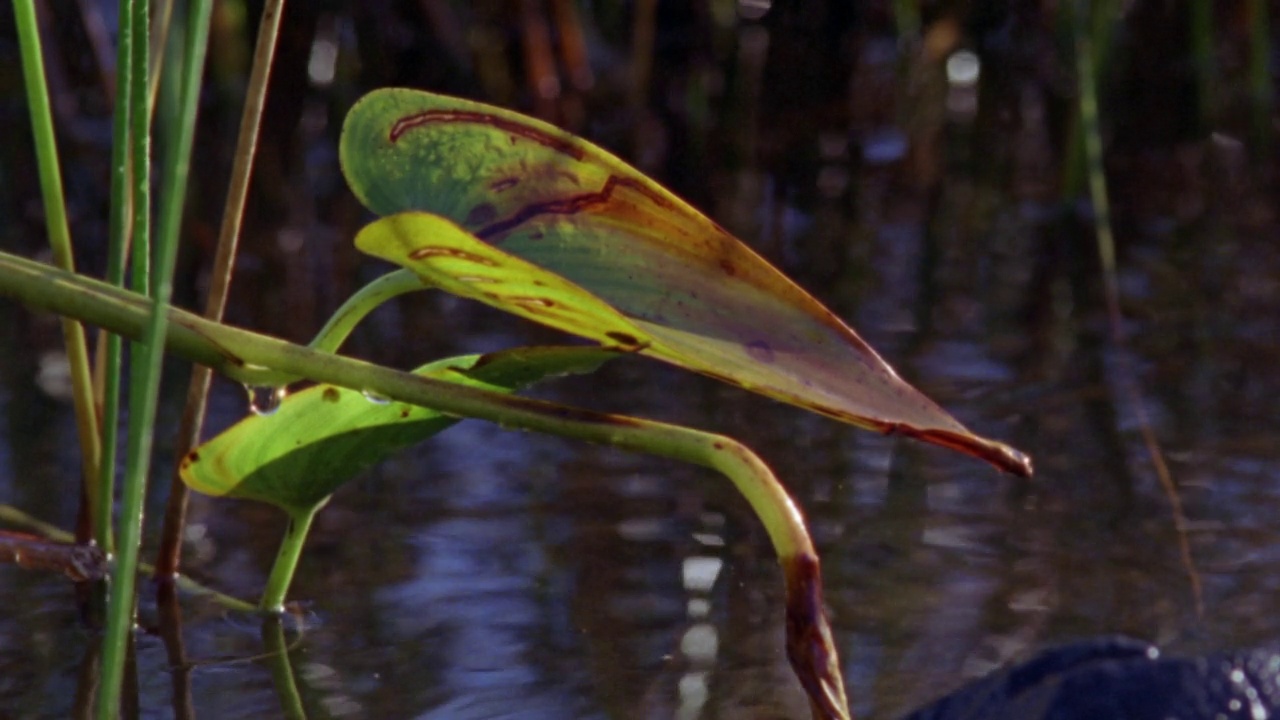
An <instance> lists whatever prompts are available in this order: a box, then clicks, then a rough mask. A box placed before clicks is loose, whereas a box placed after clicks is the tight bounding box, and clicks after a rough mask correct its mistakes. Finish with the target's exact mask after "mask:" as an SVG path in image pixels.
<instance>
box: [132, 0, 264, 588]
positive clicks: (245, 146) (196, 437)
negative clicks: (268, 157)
mask: <svg viewBox="0 0 1280 720" xmlns="http://www.w3.org/2000/svg"><path fill="white" fill-rule="evenodd" d="M283 13H284V0H267V2H266V4H265V5H264V6H263V8H262V19H261V21H260V22H259V25H258V41H257V46H256V47H255V48H254V54H253V69H252V71H251V72H250V75H249V88H248V94H247V96H246V97H245V105H244V113H243V115H242V116H241V119H240V137H239V140H238V141H237V143H236V155H235V160H234V164H233V166H232V168H231V186H230V188H229V189H228V191H227V203H226V206H225V207H224V208H223V212H222V227H221V229H220V230H219V232H218V249H217V251H216V255H215V257H214V263H213V275H212V278H211V279H210V286H209V297H208V299H207V300H206V301H205V317H207V318H210V319H212V320H219V319H221V318H222V313H223V311H224V308H225V307H226V303H227V292H228V291H229V289H230V287H231V274H232V269H233V266H234V264H235V257H236V249H237V247H238V246H239V240H240V224H241V220H242V219H243V217H244V206H245V200H246V198H248V195H249V180H250V178H251V177H252V174H253V158H254V154H255V153H256V152H257V148H258V129H259V127H260V124H261V119H262V108H263V107H264V106H265V105H266V97H267V83H268V80H269V79H270V76H271V62H272V59H273V58H274V57H275V50H276V38H277V37H278V36H279V34H280V17H281V15H282V14H283ZM210 381H211V374H210V372H209V369H208V368H205V367H201V366H196V367H195V368H193V369H192V371H191V382H190V384H189V385H188V386H187V402H186V406H185V408H184V409H183V412H182V421H181V423H180V425H179V427H178V437H177V439H176V441H175V445H176V447H175V450H176V452H175V456H176V457H178V458H181V457H183V456H184V455H186V454H187V453H188V452H190V450H191V448H193V447H195V446H196V445H197V444H198V443H199V442H200V432H201V430H203V426H204V409H205V401H206V398H207V396H208V394H209V383H210ZM186 518H187V486H186V485H184V484H183V483H182V480H181V479H180V478H179V477H178V471H177V468H176V466H175V468H174V470H173V475H172V479H171V481H170V484H169V499H168V501H167V504H166V505H165V514H164V526H163V529H162V530H161V536H160V549H159V551H158V552H157V555H156V568H157V571H156V575H157V577H159V578H163V577H165V576H168V575H172V574H174V573H175V572H177V571H178V565H179V563H180V558H181V555H182V528H183V526H184V525H185V524H186Z"/></svg>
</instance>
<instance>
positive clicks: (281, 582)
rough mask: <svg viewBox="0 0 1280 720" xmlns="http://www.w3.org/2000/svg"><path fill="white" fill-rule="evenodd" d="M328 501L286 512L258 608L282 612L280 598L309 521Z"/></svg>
mask: <svg viewBox="0 0 1280 720" xmlns="http://www.w3.org/2000/svg"><path fill="white" fill-rule="evenodd" d="M328 502H329V499H328V498H325V500H324V502H322V503H320V504H319V505H316V506H314V507H311V508H307V509H306V510H299V511H297V512H291V513H289V525H288V527H287V528H286V529H285V532H284V540H282V541H281V542H280V552H279V554H278V555H276V561H275V564H274V565H272V566H271V576H270V577H269V578H268V579H267V589H266V590H265V591H263V593H262V600H261V602H259V603H258V608H259V609H261V610H263V611H265V612H270V613H282V612H284V598H285V594H286V593H288V591H289V583H290V582H291V581H292V580H293V573H294V571H295V570H297V569H298V558H301V557H302V545H303V543H304V542H305V541H306V539H307V533H309V532H310V531H311V521H313V520H315V518H316V513H318V512H320V508H322V507H324V506H325V504H326V503H328Z"/></svg>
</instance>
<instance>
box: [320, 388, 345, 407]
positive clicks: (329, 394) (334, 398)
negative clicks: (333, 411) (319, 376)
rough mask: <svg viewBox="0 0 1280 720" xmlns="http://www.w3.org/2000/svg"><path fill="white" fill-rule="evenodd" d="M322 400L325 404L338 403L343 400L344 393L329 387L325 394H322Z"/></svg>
mask: <svg viewBox="0 0 1280 720" xmlns="http://www.w3.org/2000/svg"><path fill="white" fill-rule="evenodd" d="M320 399H321V400H324V401H325V402H331V403H336V402H338V401H339V400H341V399H342V393H339V392H338V388H336V387H333V386H329V387H327V388H325V389H324V392H323V393H321V395H320Z"/></svg>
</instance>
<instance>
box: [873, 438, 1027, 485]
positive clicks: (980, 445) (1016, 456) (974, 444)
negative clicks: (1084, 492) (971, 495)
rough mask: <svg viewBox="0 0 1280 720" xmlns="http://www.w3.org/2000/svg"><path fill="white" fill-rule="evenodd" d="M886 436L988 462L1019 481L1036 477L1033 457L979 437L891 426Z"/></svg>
mask: <svg viewBox="0 0 1280 720" xmlns="http://www.w3.org/2000/svg"><path fill="white" fill-rule="evenodd" d="M886 432H890V433H901V434H903V435H907V436H910V437H914V438H919V439H920V440H924V441H925V442H930V443H933V444H934V445H941V446H942V447H945V448H950V449H952V450H958V451H960V452H962V453H964V454H966V455H972V456H973V457H976V458H978V459H980V460H986V461H987V462H989V463H991V464H992V465H995V466H996V467H997V468H999V469H1000V470H1003V471H1004V472H1007V473H1011V474H1013V475H1017V476H1018V477H1024V478H1029V477H1031V476H1032V475H1034V474H1035V468H1034V467H1033V465H1032V462H1031V456H1030V455H1028V454H1026V453H1024V452H1022V451H1021V450H1019V449H1017V448H1015V447H1012V446H1010V445H1005V444H1004V443H1002V442H996V441H995V440H987V439H986V438H981V437H978V436H977V435H969V434H965V433H957V432H952V431H950V430H921V429H919V428H912V427H908V426H906V425H893V426H890V427H889V428H887V430H886Z"/></svg>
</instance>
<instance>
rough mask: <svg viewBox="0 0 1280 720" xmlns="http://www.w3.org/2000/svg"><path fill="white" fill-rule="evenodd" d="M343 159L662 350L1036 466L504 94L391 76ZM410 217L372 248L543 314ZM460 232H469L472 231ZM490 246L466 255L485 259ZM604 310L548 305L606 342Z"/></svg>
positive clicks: (730, 244) (604, 158) (700, 223)
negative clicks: (597, 319) (449, 255)
mask: <svg viewBox="0 0 1280 720" xmlns="http://www.w3.org/2000/svg"><path fill="white" fill-rule="evenodd" d="M340 155H341V159H342V165H343V170H344V172H345V174H346V176H347V181H348V182H349V183H350V185H351V187H352V189H353V190H354V191H355V193H356V194H357V195H358V196H359V197H360V199H361V201H362V202H364V203H365V205H366V206H368V207H369V208H370V209H371V210H373V211H374V212H375V213H378V214H380V215H395V214H397V213H402V212H405V211H424V212H426V213H432V214H435V215H440V216H443V217H445V218H448V219H449V220H452V221H453V222H454V223H457V224H458V225H459V226H460V227H461V228H462V229H464V230H466V231H467V232H468V233H470V234H471V235H473V236H474V237H475V238H478V239H479V240H483V241H484V242H485V243H488V244H491V245H492V246H494V247H496V248H500V249H501V251H502V252H503V253H504V254H506V255H507V256H514V257H515V258H519V259H521V260H523V261H525V263H527V264H531V265H532V266H536V267H537V268H541V270H543V271H545V272H547V273H550V274H553V275H559V276H560V277H562V278H563V279H564V280H566V281H568V283H570V284H572V285H576V286H578V287H579V288H581V289H583V290H585V291H586V293H588V294H590V295H593V296H594V297H595V298H598V299H599V300H600V301H602V302H603V303H605V304H607V305H609V306H611V307H612V308H614V309H615V310H616V311H617V312H618V313H619V314H620V315H621V316H623V317H625V318H626V319H627V320H629V321H630V322H631V323H632V324H633V325H634V326H635V327H636V328H638V329H639V331H640V332H639V333H628V334H632V335H634V336H635V337H636V339H637V340H639V341H640V344H641V345H643V344H645V343H646V342H647V343H649V345H648V347H646V348H644V349H643V350H642V352H644V353H646V354H650V355H653V356H655V357H658V358H661V359H663V360H666V361H668V362H673V363H675V364H678V365H681V366H683V367H686V368H689V369H691V370H695V371H697V372H701V373H704V374H707V375H711V376H713V377H716V378H719V379H721V380H724V381H726V382H730V383H734V384H737V385H740V386H742V387H745V388H747V389H750V390H753V391H756V392H759V393H762V394H765V395H768V396H771V397H774V398H777V399H779V400H783V401H785V402H789V403H793V404H796V405H799V406H801V407H805V408H808V409H811V410H814V411H816V412H820V413H823V414H825V415H829V416H831V417H834V418H837V419H840V420H842V421H845V422H849V423H852V424H855V425H859V426H862V427H866V428H871V429H874V430H878V431H880V432H899V433H903V434H907V435H912V436H916V437H920V438H923V439H925V440H928V441H930V442H934V443H937V444H940V445H944V446H947V447H951V448H954V449H958V450H961V451H963V452H966V453H969V454H972V455H976V456H978V457H982V458H984V459H986V460H988V461H990V462H992V463H994V464H995V465H997V466H999V467H1001V468H1002V469H1005V470H1008V471H1011V472H1015V473H1018V474H1023V475H1029V474H1030V472H1031V465H1030V461H1029V459H1028V458H1027V457H1026V456H1025V455H1023V454H1022V453H1020V452H1018V451H1017V450H1014V449H1013V448H1010V447H1009V446H1007V445H1004V444H1002V443H998V442H995V441H992V440H987V439H985V438H981V437H978V436H975V435H973V434H972V433H971V432H969V431H968V430H967V429H966V428H965V427H964V426H963V425H961V424H960V423H959V422H958V421H957V420H956V419H955V418H953V417H952V416H951V415H950V414H948V413H947V412H946V411H944V410H943V409H941V408H940V407H938V405H936V404H935V403H934V402H932V401H931V400H929V399H928V398H927V397H925V396H924V395H923V394H921V393H920V392H919V391H917V390H916V389H915V388H913V387H911V386H910V385H909V384H907V383H906V382H905V381H903V380H902V379H901V378H899V377H898V375H897V373H895V372H894V371H893V369H892V368H890V367H889V366H888V365H887V364H886V363H885V362H884V361H883V360H882V359H881V358H880V357H879V356H878V355H877V354H876V353H875V351H874V350H872V349H871V347H870V346H868V345H867V344H866V343H865V342H863V340H862V339H861V338H859V337H858V335H857V334H856V333H855V332H854V331H853V330H852V329H850V328H849V327H848V326H847V325H845V324H844V323H843V322H842V321H841V320H840V319H839V318H837V317H836V316H835V315H834V314H832V313H831V312H830V311H829V310H827V309H826V308H825V307H823V306H822V305H821V304H820V303H819V302H818V301H817V300H815V299H814V298H813V297H812V296H810V295H809V294H808V293H806V292H805V291H804V290H802V289H801V288H800V287H799V286H797V285H796V284H795V283H793V282H791V281H790V280H789V279H787V278H786V276H784V275H783V274H782V273H780V272H779V271H778V270H776V269H775V268H774V267H773V266H771V265H770V264H769V263H767V262H766V261H765V260H764V259H762V258H761V257H759V256H758V255H756V254H755V253H754V252H752V251H751V250H750V249H749V248H747V247H746V246H745V245H744V244H742V243H741V242H740V241H738V240H737V239H736V238H734V237H733V236H732V235H730V234H729V233H727V232H726V231H725V230H724V229H722V228H721V227H720V226H719V225H717V224H715V223H714V222H712V221H711V220H710V219H708V218H707V217H706V216H705V215H703V214H701V213H699V212H698V211H697V210H695V209H694V208H693V207H691V206H690V205H688V204H687V203H685V202H684V201H682V200H680V199H679V198H678V197H676V196H675V195H673V194H671V193H670V192H669V191H667V190H666V189H664V188H662V187H661V186H659V185H658V184H657V183H655V182H653V181H652V180H650V179H649V178H647V177H645V176H644V175H643V174H641V173H640V172H638V171H637V170H635V169H633V168H631V167H630V166H628V165H627V164H626V163H624V162H622V161H621V160H619V159H618V158H616V157H614V156H613V155H611V154H609V153H608V152H605V151H604V150H601V149H600V148H598V147H596V146H594V145H592V144H591V143H588V142H586V141H585V140H582V139H580V138H577V137H574V136H573V135H571V134H569V133H566V132H564V131H562V130H559V129H557V128H555V127H554V126H551V125H548V124H546V123H543V122H540V121H538V120H534V119H532V118H528V117H525V116H523V115H519V114H517V113H513V112H511V111H508V110H503V109H501V108H496V107H492V106H489V105H484V104H481V103H475V102H470V101H466V100H460V99H457V98H450V97H444V96H440V95H434V94H430V93H425V92H420V91H415V90H405V89H386V90H378V91H375V92H373V93H370V94H369V95H367V96H366V97H365V98H363V99H362V100H361V101H360V102H358V103H357V104H356V105H355V107H353V108H352V109H351V112H350V113H349V114H348V116H347V120H346V124H345V126H344V128H343V134H342V143H341V148H340ZM405 217H406V218H414V219H408V220H406V219H400V220H395V221H390V222H391V224H382V225H378V224H375V226H374V227H373V228H371V229H370V230H371V232H370V231H366V233H364V234H362V238H363V240H362V241H361V247H362V249H364V250H366V251H367V252H371V253H373V254H375V255H378V256H380V257H383V258H385V259H387V260H390V261H391V262H394V263H396V264H399V265H403V266H405V267H408V268H410V269H413V270H415V271H416V272H420V273H422V274H424V277H425V276H426V275H427V274H434V276H435V277H436V278H437V279H438V277H439V275H440V274H442V273H443V274H454V275H455V277H456V279H457V280H458V281H460V282H457V283H454V285H453V286H452V287H451V288H450V289H451V290H453V291H455V292H460V294H464V295H469V296H471V297H477V298H478V299H481V300H484V301H486V302H491V303H493V304H497V305H499V306H500V307H504V308H506V309H508V310H511V311H513V312H517V313H518V314H523V315H525V316H530V313H528V312H526V311H527V310H528V307H525V308H523V310H522V309H521V308H519V307H515V306H513V305H511V304H510V303H509V302H504V301H503V300H502V297H503V296H499V297H488V298H486V297H485V296H484V293H483V285H482V284H481V283H466V282H465V276H466V274H468V273H470V272H472V271H473V270H475V269H476V267H475V266H474V265H472V266H471V267H469V268H461V267H456V265H457V264H455V267H454V268H453V269H450V268H444V267H442V265H443V264H442V263H440V262H437V261H438V260H440V259H442V258H443V257H444V256H442V255H440V254H439V253H438V251H435V250H432V248H437V247H439V246H440V238H439V237H438V236H436V235H419V234H416V233H415V232H413V231H414V230H416V229H421V228H423V227H425V226H427V225H432V222H433V221H427V220H423V219H422V218H423V217H424V216H423V215H420V214H415V215H407V216H405ZM384 222H385V221H384ZM432 227H433V228H435V229H438V228H439V227H440V226H438V225H433V226H432ZM450 238H451V240H450V242H457V243H459V246H458V247H461V245H463V244H465V243H464V242H463V241H462V240H461V239H460V236H459V234H458V233H451V234H450ZM476 247H477V246H475V245H472V246H471V248H470V249H467V250H464V252H468V253H473V254H476V255H480V254H481V253H480V251H479V250H477V249H476ZM463 265H465V263H464V264H463ZM428 266H431V268H428ZM504 266H505V267H507V268H508V269H510V270H511V271H512V272H513V273H515V275H513V276H512V277H510V278H509V279H508V282H509V283H511V284H513V285H518V284H524V283H527V282H529V276H527V275H526V274H525V271H526V270H527V268H528V265H519V266H516V265H515V264H512V263H510V262H509V261H504ZM516 275H518V276H519V277H518V278H517V277H516ZM513 296H515V295H514V294H512V295H507V296H505V297H507V298H509V297H513ZM526 297H527V296H526ZM525 304H526V305H527V304H528V303H527V302H526V303H525ZM535 314H536V313H535ZM597 315H598V313H597V312H596V310H595V309H593V310H590V311H583V312H581V313H571V314H569V315H568V316H566V315H561V316H560V317H558V318H556V320H557V321H564V320H566V318H567V319H568V320H582V321H583V322H582V323H581V324H578V325H576V326H574V327H566V325H565V323H564V322H550V319H549V318H548V317H547V315H546V314H541V315H540V316H538V317H535V318H534V319H537V320H540V321H543V322H547V323H548V324H552V325H555V326H557V327H561V328H562V329H566V330H569V331H571V332H575V333H578V334H580V335H584V336H587V337H596V338H599V337H600V335H601V332H600V328H598V327H594V326H592V325H591V323H589V322H587V321H586V319H587V318H589V317H594V316H597ZM611 322H613V321H612V320H611Z"/></svg>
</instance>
